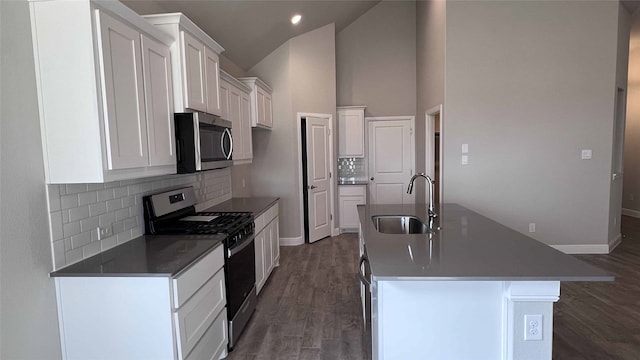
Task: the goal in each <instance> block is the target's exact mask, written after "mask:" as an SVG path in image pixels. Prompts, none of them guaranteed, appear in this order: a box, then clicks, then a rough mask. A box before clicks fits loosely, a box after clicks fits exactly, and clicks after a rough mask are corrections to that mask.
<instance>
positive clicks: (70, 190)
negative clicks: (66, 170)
mask: <svg viewBox="0 0 640 360" xmlns="http://www.w3.org/2000/svg"><path fill="white" fill-rule="evenodd" d="M86 191H87V184H67V194H78V193H81V192H86Z"/></svg>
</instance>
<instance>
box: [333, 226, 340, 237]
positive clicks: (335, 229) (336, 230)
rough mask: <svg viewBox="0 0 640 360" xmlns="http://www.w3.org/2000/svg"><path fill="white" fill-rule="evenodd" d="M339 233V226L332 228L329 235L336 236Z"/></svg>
mask: <svg viewBox="0 0 640 360" xmlns="http://www.w3.org/2000/svg"><path fill="white" fill-rule="evenodd" d="M338 235H340V228H334V229H333V231H332V232H331V236H338Z"/></svg>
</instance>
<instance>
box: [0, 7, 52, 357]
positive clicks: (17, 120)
mask: <svg viewBox="0 0 640 360" xmlns="http://www.w3.org/2000/svg"><path fill="white" fill-rule="evenodd" d="M0 34H1V39H0V43H1V44H2V47H1V49H0V52H1V53H2V66H1V67H0V69H1V78H2V81H0V84H1V86H2V88H1V98H0V102H1V103H2V109H1V112H0V121H1V129H2V130H1V131H0V134H1V140H0V147H1V150H0V154H1V156H2V158H1V160H0V162H1V163H2V167H1V173H0V194H1V197H2V202H1V203H0V249H1V250H2V251H1V252H0V277H1V278H0V319H2V321H0V324H1V325H0V343H1V345H0V358H2V359H7V360H14V359H25V360H34V359H60V357H61V352H60V338H59V336H58V318H57V311H56V299H55V290H54V285H53V280H52V279H50V278H49V276H48V274H49V272H50V271H51V269H52V263H51V242H50V241H49V226H48V219H47V196H46V194H45V185H44V167H43V160H42V145H41V141H40V122H39V120H38V103H37V98H36V86H35V72H34V63H33V48H32V46H31V28H30V20H29V7H28V4H27V2H26V1H0Z"/></svg>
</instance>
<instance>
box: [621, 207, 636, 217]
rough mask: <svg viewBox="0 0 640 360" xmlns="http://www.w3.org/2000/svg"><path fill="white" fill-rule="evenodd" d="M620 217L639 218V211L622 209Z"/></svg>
mask: <svg viewBox="0 0 640 360" xmlns="http://www.w3.org/2000/svg"><path fill="white" fill-rule="evenodd" d="M622 215H627V216H631V217H634V218H640V211H639V210H633V209H625V208H622Z"/></svg>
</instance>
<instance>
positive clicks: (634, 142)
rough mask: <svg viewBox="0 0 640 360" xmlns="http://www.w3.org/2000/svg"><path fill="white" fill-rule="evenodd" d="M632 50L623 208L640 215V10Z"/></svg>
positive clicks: (633, 27)
mask: <svg viewBox="0 0 640 360" xmlns="http://www.w3.org/2000/svg"><path fill="white" fill-rule="evenodd" d="M629 51H630V53H629V87H628V94H627V95H628V96H627V126H626V134H625V140H624V192H623V196H622V207H623V208H624V209H627V210H630V211H632V212H635V216H640V12H635V13H634V14H633V18H632V23H631V46H630V50H629Z"/></svg>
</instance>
